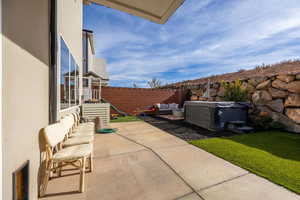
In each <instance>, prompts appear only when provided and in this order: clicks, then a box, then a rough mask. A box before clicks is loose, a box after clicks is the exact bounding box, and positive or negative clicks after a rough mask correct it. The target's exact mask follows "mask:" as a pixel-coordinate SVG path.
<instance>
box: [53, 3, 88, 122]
mask: <svg viewBox="0 0 300 200" xmlns="http://www.w3.org/2000/svg"><path fill="white" fill-rule="evenodd" d="M57 3H58V5H57V32H58V40H59V39H60V38H59V37H62V38H63V39H64V41H65V43H66V45H67V46H68V48H69V50H70V52H71V53H72V55H73V56H74V59H75V61H76V63H77V64H78V66H79V75H80V77H81V76H82V19H83V16H82V12H83V10H82V9H83V8H82V7H83V2H82V0H63V1H57ZM57 60H58V62H57V66H58V69H57V71H58V73H59V72H60V42H59V41H58V57H57ZM58 77H60V74H58ZM57 81H58V83H57V84H58V85H60V83H59V79H58V80H57ZM80 81H81V78H80ZM79 85H80V88H79V92H80V93H79V96H81V92H82V87H81V86H82V84H81V82H80V83H79ZM57 97H58V98H57V101H58V103H59V102H60V101H59V99H60V92H59V90H58V94H57ZM59 108H60V105H58V112H57V113H58V114H60V113H62V111H60V110H59ZM69 110H72V109H69ZM64 113H65V112H64ZM58 117H60V116H58Z"/></svg>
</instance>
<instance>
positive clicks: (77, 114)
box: [75, 112, 80, 122]
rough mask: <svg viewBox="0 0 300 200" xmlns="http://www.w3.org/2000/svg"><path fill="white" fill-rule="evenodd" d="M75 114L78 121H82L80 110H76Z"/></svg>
mask: <svg viewBox="0 0 300 200" xmlns="http://www.w3.org/2000/svg"><path fill="white" fill-rule="evenodd" d="M75 115H76V116H77V120H78V122H80V114H79V112H75Z"/></svg>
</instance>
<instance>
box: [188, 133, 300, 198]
mask: <svg viewBox="0 0 300 200" xmlns="http://www.w3.org/2000/svg"><path fill="white" fill-rule="evenodd" d="M190 143H191V144H193V145H195V146H197V147H200V148H201V149H204V150H206V151H208V152H211V153H213V154H215V155H217V156H219V157H221V158H223V159H225V160H228V161H230V162H232V163H234V164H236V165H238V166H240V167H242V168H245V169H247V170H249V171H251V172H253V173H255V174H257V175H259V176H262V177H265V178H267V179H269V180H270V181H272V182H274V183H277V184H279V185H282V186H284V187H286V188H288V189H290V190H292V191H294V192H296V193H298V194H300V135H297V134H291V133H285V132H274V131H269V132H260V133H253V134H244V135H237V136H231V137H226V138H211V139H205V140H193V141H190Z"/></svg>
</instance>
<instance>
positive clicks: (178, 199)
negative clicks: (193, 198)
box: [174, 192, 204, 200]
mask: <svg viewBox="0 0 300 200" xmlns="http://www.w3.org/2000/svg"><path fill="white" fill-rule="evenodd" d="M191 194H197V192H196V193H195V192H189V193H187V194H184V195H182V196H180V197H178V198H176V199H174V200H180V199H181V198H184V197H187V196H189V195H191ZM203 200H204V199H203Z"/></svg>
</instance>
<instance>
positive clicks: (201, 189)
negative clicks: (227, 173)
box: [197, 172, 251, 192]
mask: <svg viewBox="0 0 300 200" xmlns="http://www.w3.org/2000/svg"><path fill="white" fill-rule="evenodd" d="M249 174H251V173H250V172H247V173H245V174H241V175H239V176H235V177H232V178H229V179H226V180H224V181H221V182H219V183H216V184H213V185H209V186H206V187H203V188H200V189H199V190H197V191H198V192H202V191H204V190H207V189H210V188H212V187H215V186H218V185H221V184H223V183H227V182H230V181H233V180H235V179H239V178H241V177H244V176H246V175H249Z"/></svg>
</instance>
